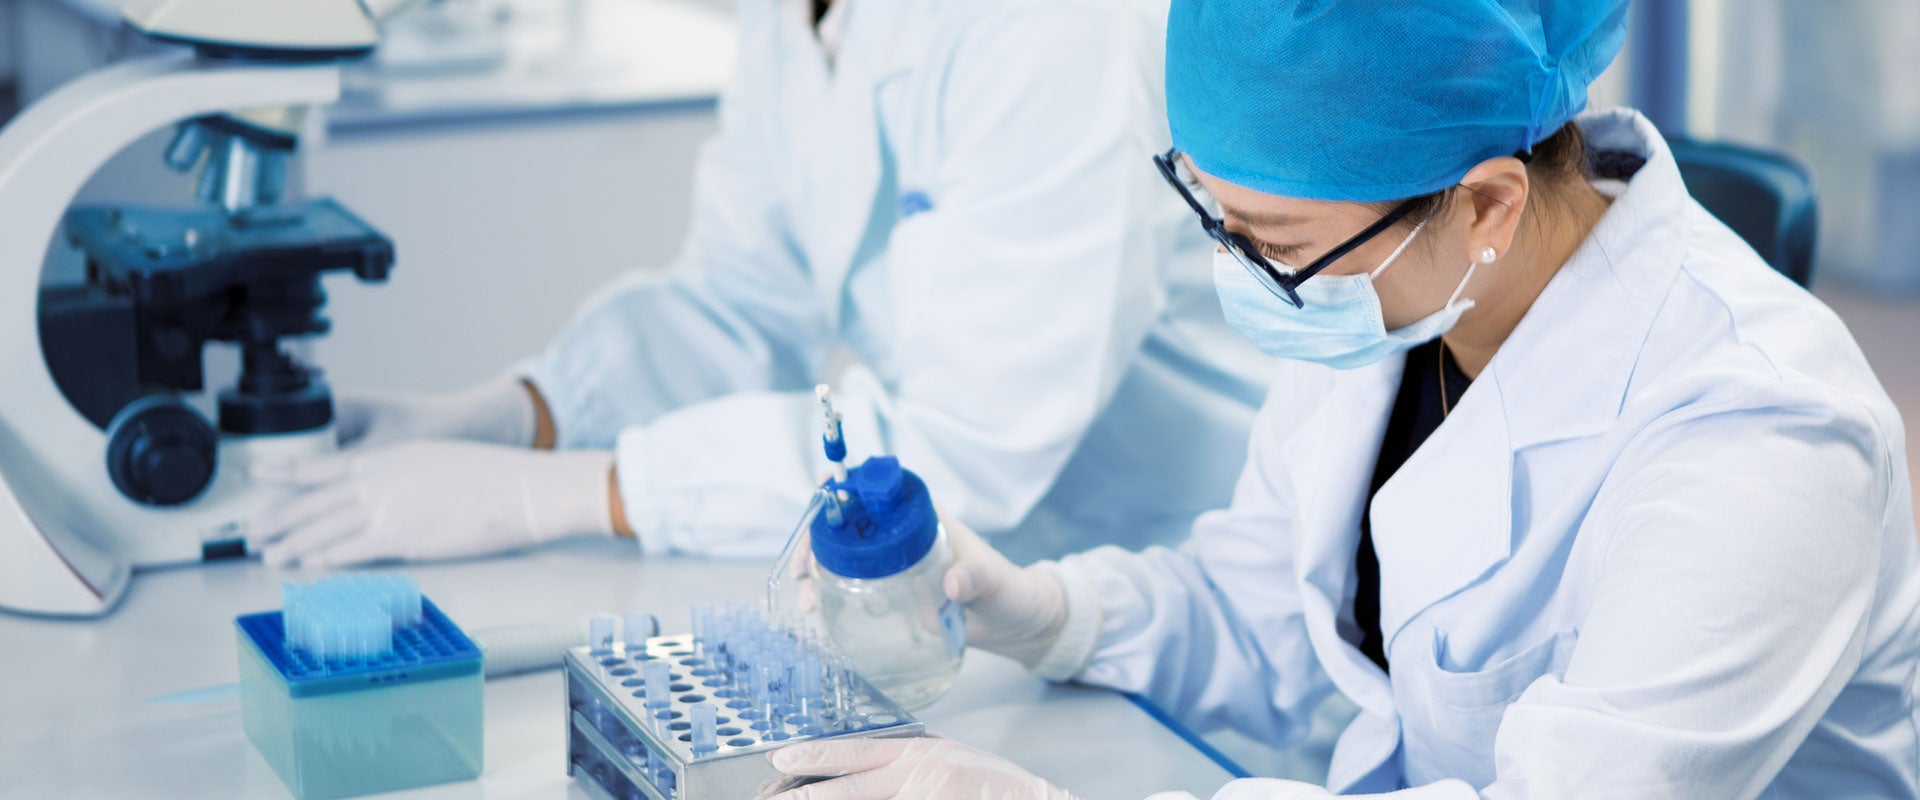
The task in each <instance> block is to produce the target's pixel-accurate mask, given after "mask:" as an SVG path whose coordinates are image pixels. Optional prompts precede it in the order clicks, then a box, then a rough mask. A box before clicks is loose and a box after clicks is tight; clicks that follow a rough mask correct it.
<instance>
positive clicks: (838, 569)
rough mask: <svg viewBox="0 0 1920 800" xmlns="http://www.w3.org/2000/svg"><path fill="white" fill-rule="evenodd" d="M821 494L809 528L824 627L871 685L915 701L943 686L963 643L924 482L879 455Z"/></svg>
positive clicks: (910, 706) (962, 622) (942, 538)
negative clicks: (825, 502) (825, 504)
mask: <svg viewBox="0 0 1920 800" xmlns="http://www.w3.org/2000/svg"><path fill="white" fill-rule="evenodd" d="M829 491H833V492H835V500H833V501H830V502H829V506H830V507H829V508H828V509H826V510H825V511H824V512H823V513H821V514H819V515H818V516H816V517H815V518H814V520H813V523H812V532H811V533H812V546H813V558H814V565H815V577H814V587H815V591H816V592H817V593H818V595H819V598H820V612H821V616H822V618H823V622H824V623H825V627H826V630H827V634H828V635H829V636H831V637H832V638H833V641H834V643H835V644H836V645H837V646H838V647H839V649H840V651H841V652H842V653H843V654H845V655H846V657H847V659H848V660H849V661H850V662H852V664H853V667H854V669H855V670H857V671H859V673H860V674H861V676H863V677H865V678H866V679H867V681H868V682H870V683H872V684H873V685H874V687H875V688H878V689H879V690H880V691H882V692H884V693H886V695H887V697H889V698H891V699H892V700H893V701H894V702H895V703H898V704H899V705H900V706H901V707H902V708H905V709H907V710H909V711H912V710H917V709H920V708H924V707H925V706H927V705H929V704H931V703H932V702H933V701H934V700H937V699H939V697H940V696H941V695H943V694H946V692H947V690H948V689H949V688H951V687H952V686H953V681H954V678H955V677H957V676H958V675H959V673H960V661H961V656H962V655H963V654H964V652H965V651H966V645H967V640H966V636H967V633H966V631H967V627H966V617H965V614H964V612H963V611H962V610H961V608H960V606H959V604H957V603H953V602H951V601H949V600H947V596H946V592H945V590H944V589H943V588H942V586H941V582H942V579H943V578H944V577H945V576H946V573H947V568H948V567H950V566H952V565H953V550H952V548H951V547H950V546H949V545H948V543H947V533H946V530H945V529H944V528H943V527H941V525H940V521H939V518H938V517H937V516H936V515H935V514H934V511H933V502H932V500H931V499H929V498H928V496H927V488H926V484H924V483H922V482H921V481H920V478H919V477H918V476H916V475H914V474H913V473H912V472H910V471H907V470H905V469H902V468H901V467H900V462H899V461H898V460H897V459H894V458H893V457H891V456H881V457H876V458H871V459H868V460H867V461H866V463H864V464H861V465H860V466H858V467H855V468H853V469H852V470H851V471H850V472H849V475H848V480H847V481H846V482H845V483H844V484H838V485H835V486H830V487H829ZM843 496H844V497H843ZM836 519H837V521H836Z"/></svg>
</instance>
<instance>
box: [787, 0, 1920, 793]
mask: <svg viewBox="0 0 1920 800" xmlns="http://www.w3.org/2000/svg"><path fill="white" fill-rule="evenodd" d="M1624 6H1625V2H1624V0H1552V1H1551V2H1549V1H1548V0H1539V2H1537V3H1530V2H1505V3H1498V4H1496V3H1462V2H1458V0H1422V2H1412V3H1401V4H1393V5H1392V6H1391V8H1392V9H1393V10H1392V11H1388V12H1382V11H1381V10H1380V8H1379V7H1378V6H1376V5H1375V4H1370V3H1359V2H1337V1H1336V2H1318V3H1308V2H1305V1H1304V0H1300V1H1299V2H1279V3H1275V2H1273V0H1204V1H1203V0H1177V2H1176V3H1175V4H1174V11H1173V15H1172V18H1171V21H1170V22H1169V26H1168V86H1167V89H1168V105H1169V113H1170V116H1171V119H1172V123H1173V125H1172V130H1173V135H1174V140H1175V143H1176V145H1178V146H1179V148H1180V149H1181V151H1182V152H1181V153H1178V154H1170V156H1169V157H1168V158H1166V159H1165V160H1164V163H1165V164H1166V167H1167V171H1168V173H1169V176H1170V177H1171V178H1174V179H1175V183H1176V185H1177V186H1178V188H1179V189H1180V191H1182V192H1184V193H1188V194H1191V195H1194V196H1195V197H1196V210H1199V211H1201V213H1202V215H1203V219H1205V226H1206V227H1207V228H1208V229H1210V230H1216V231H1218V232H1219V236H1220V238H1221V240H1222V247H1221V248H1220V250H1219V252H1218V253H1217V254H1216V255H1215V269H1216V281H1217V282H1218V284H1219V289H1220V294H1221V300H1222V303H1223V304H1224V305H1225V307H1226V310H1227V313H1228V317H1229V319H1230V320H1231V321H1233V322H1234V323H1235V325H1236V326H1237V327H1239V328H1241V329H1242V330H1243V331H1244V332H1245V333H1246V334H1247V335H1248V336H1249V337H1250V338H1252V339H1253V340H1254V341H1255V342H1256V343H1258V344H1259V345H1260V346H1261V347H1262V348H1263V349H1265V350H1267V351H1268V352H1270V353H1273V354H1276V355H1283V356H1287V357H1288V358H1289V360H1287V361H1285V362H1284V363H1283V365H1282V366H1281V368H1280V371H1279V373H1278V374H1277V375H1276V376H1275V378H1274V381H1273V383H1272V384H1271V390H1270V394H1269V396H1268V399H1267V402H1266V405H1265V407H1264V408H1263V409H1262V410H1261V413H1260V417H1259V418H1258V420H1257V421H1256V423H1255V430H1254V433H1253V438H1252V446H1251V450H1250V455H1249V459H1248V465H1247V467H1246V470H1245V472H1244V473H1243V474H1242V475H1241V477H1240V480H1239V484H1238V485H1237V487H1236V488H1235V493H1234V499H1233V502H1232V504H1231V506H1230V507H1228V508H1227V509H1226V510H1224V511H1220V512H1218V513H1212V514H1208V515H1206V516H1204V517H1203V518H1202V519H1201V520H1200V521H1199V522H1198V523H1197V524H1196V526H1195V528H1194V531H1193V536H1192V538H1191V540H1189V541H1188V542H1186V543H1185V544H1184V545H1183V546H1181V547H1180V548H1179V549H1166V548H1153V549H1150V550H1147V551H1145V552H1141V553H1128V552H1122V551H1119V550H1116V549H1112V548H1102V549H1097V550H1093V551H1091V552H1088V553H1084V554H1079V555H1075V556H1071V557H1068V558H1065V559H1062V560H1061V561H1060V562H1058V563H1054V562H1042V563H1040V564H1036V565H1033V566H1031V567H1028V568H1026V569H1020V568H1016V567H1014V566H1013V565H1012V564H1010V563H1008V562H1007V561H1006V560H1005V559H1002V558H999V557H997V556H996V554H995V553H994V552H993V551H992V550H991V549H990V548H988V547H987V546H986V545H985V544H983V543H982V542H981V541H980V540H979V539H978V538H973V537H968V536H966V535H965V534H964V532H959V533H957V534H956V539H955V541H956V542H957V546H958V547H959V548H961V553H962V555H961V558H960V559H959V563H958V565H957V566H956V567H955V568H954V570H953V571H952V572H951V573H949V575H948V576H947V591H948V594H949V596H950V597H952V598H954V599H956V600H961V601H965V602H967V603H968V610H969V626H970V629H971V631H972V632H973V635H974V638H973V642H974V643H975V644H978V645H981V646H984V647H987V648H989V649H995V650H999V651H1000V652H1002V653H1005V654H1008V655H1012V656H1014V657H1016V658H1019V659H1021V660H1022V661H1024V662H1025V663H1027V664H1028V665H1029V666H1031V667H1033V668H1034V669H1035V670H1036V671H1037V672H1039V673H1041V674H1043V675H1046V676H1048V677H1051V678H1055V679H1075V680H1079V681H1082V682H1085V683H1089V684H1094V685H1099V686H1107V687H1113V688H1115V689H1121V690H1125V691H1131V692H1139V693H1142V694H1144V695H1145V696H1147V697H1148V698H1150V699H1152V700H1154V701H1155V702H1157V703H1159V704H1161V705H1162V706H1163V707H1165V708H1167V709H1168V710H1169V711H1171V712H1172V713H1174V714H1175V715H1176V716H1178V717H1180V718H1182V719H1185V720H1187V721H1188V722H1190V723H1192V724H1194V725H1196V726H1200V727H1203V728H1204V727H1210V726H1216V725H1222V724H1226V725H1232V726H1234V727H1236V728H1239V729H1241V730H1242V731H1245V732H1248V733H1250V734H1252V735H1254V736H1257V737H1260V738H1263V739H1265V740H1267V741H1270V742H1273V743H1276V744H1284V743H1286V742H1289V741H1291V740H1293V739H1295V738H1296V737H1298V736H1299V735H1301V734H1302V733H1303V732H1304V729H1305V721H1306V715H1307V714H1308V712H1309V710H1310V709H1311V708H1312V707H1313V705H1314V703H1315V702H1316V701H1317V700H1318V699H1319V698H1321V697H1322V696H1324V695H1326V694H1328V693H1329V692H1332V691H1335V690H1338V691H1340V692H1342V693H1344V694H1345V695H1346V696H1348V697H1349V698H1351V699H1352V700H1354V701H1355V703H1356V704H1357V705H1359V707H1360V709H1361V711H1360V714H1359V716H1358V717H1357V718H1356V719H1355V720H1354V721H1353V723H1352V724H1351V726H1350V727H1349V728H1348V729H1347V730H1346V732H1345V734H1344V735H1343V736H1342V738H1341V740H1340V742H1339V744H1338V746H1337V748H1336V750H1335V753H1334V756H1333V763H1332V765H1331V770H1330V775H1329V778H1328V783H1329V785H1328V786H1327V787H1318V786H1310V785H1305V784H1300V783H1294V782H1289V781H1280V780H1260V779H1250V780H1242V781H1234V782H1232V783H1229V784H1227V786H1226V787H1225V788H1223V789H1222V790H1220V792H1219V793H1218V794H1216V795H1215V798H1216V800H1226V799H1228V798H1231V800H1243V799H1248V798H1262V799H1266V800H1270V799H1273V798H1311V797H1325V796H1329V795H1330V794H1334V793H1341V794H1345V793H1391V794H1392V796H1396V797H1407V798H1450V799H1451V798H1461V799H1462V800H1464V799H1465V798H1500V799H1502V800H1506V799H1508V798H1556V799H1558V798H1584V797H1591V798H1606V799H1607V800H1618V799H1619V798H1755V797H1767V798H1869V797H1870V798H1909V797H1915V796H1917V795H1920V787H1917V786H1916V781H1917V780H1920V776H1917V775H1916V772H1917V771H1920V740H1917V739H1916V725H1917V724H1920V715H1917V714H1916V705H1915V689H1916V686H1915V675H1916V670H1917V669H1920V623H1917V621H1916V616H1917V615H1920V572H1916V569H1915V568H1916V566H1920V564H1917V563H1916V540H1915V531H1914V521H1913V507H1912V503H1911V497H1910V487H1909V483H1908V475H1907V462H1906V455H1905V453H1904V451H1903V441H1904V438H1903V433H1902V429H1901V423H1900V420H1899V418H1898V415H1897V414H1896V412H1895V410H1894V407H1893V405H1892V403H1891V402H1890V401H1889V400H1888V398H1887V397H1886V395H1885V394H1884V392H1883V391H1882V390H1881V388H1880V386H1879V385H1878V383H1877V382H1876V381H1875V379H1874V376H1873V372H1872V370H1871V369H1869V367H1868V365H1867V363H1866V361H1865V360H1864V358H1863V357H1862V355H1861V353H1860V351H1859V349H1858V348H1857V347H1856V346H1855V345H1854V343H1853V341H1852V339H1851V338H1850V337H1849V335H1848V333H1847V331H1846V329H1845V328H1844V327H1843V326H1842V325H1841V323H1840V321H1839V320H1838V319H1836V318H1835V316H1834V315H1833V314H1832V313H1831V312H1830V311H1829V310H1828V309H1827V308H1826V307H1825V306H1823V305H1821V304H1820V303H1819V302H1818V301H1817V300H1815V299H1814V298H1813V297H1811V296H1810V295H1808V294H1807V293H1806V292H1805V291H1803V290H1801V289H1800V288H1799V287H1796V286H1794V285H1793V284H1792V283H1790V282H1789V281H1787V280H1786V279H1785V278H1783V277H1781V276H1780V275H1778V274H1776V273H1774V272H1773V271H1771V270H1770V269H1768V268H1767V266H1766V264H1765V263H1763V262H1762V261H1761V260H1760V259H1759V258H1758V257H1757V256H1756V255H1755V254H1754V252H1753V251H1752V250H1751V249H1750V248H1748V247H1747V246H1746V245H1745V244H1743V243H1742V242H1741V240H1740V239H1739V238H1738V237H1737V236H1736V235H1735V234H1734V233H1733V232H1731V231H1730V230H1729V229H1728V228H1727V227H1726V226H1724V225H1722V224H1721V223H1720V222H1719V221H1717V220H1716V219H1714V218H1713V217H1712V216H1711V215H1710V214H1709V213H1708V212H1707V211H1706V210H1705V209H1703V208H1702V207H1701V206H1700V205H1699V204H1698V203H1696V202H1695V201H1694V200H1693V199H1692V198H1691V197H1689V196H1688V194H1687V189H1686V187H1685V185H1684V184H1683V183H1682V181H1681V176H1680V173H1679V171H1678V169H1677V167H1676V165H1675V163H1674V160H1673V157H1672V155H1671V153H1670V152H1669V151H1668V148H1667V145H1666V143H1665V142H1664V141H1663V140H1662V138H1661V136H1660V134H1659V133H1658V132H1657V131H1656V130H1655V129H1654V128H1653V126H1652V125H1651V124H1649V123H1648V122H1647V121H1646V119H1645V118H1643V117H1641V116H1639V115H1638V114H1636V113H1634V112H1631V111H1624V110H1617V111H1608V112H1598V113H1589V114H1586V115H1584V116H1580V117H1578V118H1577V119H1575V118H1574V115H1575V114H1576V113H1577V112H1578V111H1579V110H1580V108H1581V107H1582V106H1583V105H1584V103H1585V88H1586V83H1587V81H1589V80H1590V79H1591V78H1592V77H1593V76H1594V75H1596V74H1597V73H1598V72H1599V70H1600V69H1602V68H1604V66H1605V65H1606V63H1607V62H1608V61H1609V60H1610V59H1611V58H1612V57H1613V55H1614V52H1615V51H1616V50H1617V48H1618V46H1619V43H1620V40H1621V37H1622V28H1623V26H1624V20H1623V19H1622V18H1623V16H1624V10H1625V9H1624ZM1303 65H1310V68H1307V67H1306V66H1303ZM1522 88H1524V89H1525V92H1523V93H1521V94H1520V100H1521V102H1508V101H1511V100H1513V99H1514V96H1515V94H1516V91H1517V90H1519V89H1522ZM1275 109H1284V110H1286V111H1287V112H1288V113H1287V114H1285V115H1278V114H1276V113H1275ZM1569 120H1571V124H1567V123H1568V122H1569ZM1536 131H1544V132H1545V133H1544V135H1541V134H1536V133H1535V132H1536ZM1515 150H1518V151H1521V152H1520V156H1519V157H1516V156H1514V155H1508V153H1511V152H1513V151H1515ZM1188 169H1192V170H1193V175H1192V178H1193V179H1194V180H1196V181H1197V183H1196V184H1194V185H1192V186H1189V185H1187V182H1186V181H1185V180H1183V178H1184V177H1185V176H1184V173H1185V172H1186V170H1188ZM1202 189H1204V190H1205V191H1204V192H1203V191H1201V190H1202ZM1206 195H1211V196H1212V198H1213V199H1214V200H1217V201H1218V204H1219V207H1220V208H1221V209H1223V210H1224V220H1219V219H1215V218H1214V217H1213V216H1212V213H1211V207H1210V206H1209V204H1207V203H1206V202H1204V200H1203V199H1201V198H1204V197H1205V196H1206ZM1409 197H1411V198H1413V199H1412V200H1407V199H1406V198H1409ZM1296 253H1297V254H1298V255H1296ZM1303 263H1305V264H1307V266H1304V267H1302V268H1300V269H1297V270H1295V269H1291V268H1288V267H1283V266H1280V265H1281V264H1303ZM1315 272H1318V273H1319V274H1317V275H1316V274H1314V273H1315ZM956 530H957V528H956ZM1130 757H1136V758H1137V757H1148V756H1147V754H1132V755H1131V756H1130ZM773 760H774V764H775V766H776V767H779V768H780V769H782V770H785V771H787V772H790V773H796V774H809V775H838V774H844V773H851V775H849V777H844V778H840V779H838V780H834V781H827V782H823V783H819V784H816V785H813V786H809V787H805V788H802V789H799V790H795V791H793V792H790V793H788V794H785V795H782V796H781V800H853V799H855V798H890V797H902V798H923V797H963V796H964V797H987V796H991V797H995V798H999V800H1019V799H1020V798H1060V797H1064V796H1066V793H1065V791H1063V790H1061V789H1059V788H1056V787H1053V786H1050V785H1049V784H1047V783H1046V782H1045V781H1044V780H1042V779H1041V778H1039V777H1036V776H1034V775H1033V774H1031V773H1029V772H1027V771H1025V770H1024V769H1022V768H1021V767H1018V766H1015V765H1013V764H1012V763H1009V762H1007V761H1005V760H1002V759H1000V758H998V757H996V756H992V755H989V754H985V753H981V752H978V751H974V750H970V749H967V748H965V747H963V746H960V745H957V744H954V743H951V742H945V741H940V740H920V741H911V742H846V743H821V744H815V745H806V746H802V747H796V748H790V749H789V751H787V752H783V753H781V754H778V755H775V756H774V757H773ZM981 786H985V787H989V789H988V790H987V791H984V792H983V791H981V789H980V788H979V787H981ZM962 788H964V789H965V791H961V789H962ZM1154 788H1155V787H1142V790H1143V791H1142V792H1141V794H1142V795H1145V794H1148V793H1149V792H1150V791H1151V790H1152V789H1154ZM1180 796H1184V795H1180Z"/></svg>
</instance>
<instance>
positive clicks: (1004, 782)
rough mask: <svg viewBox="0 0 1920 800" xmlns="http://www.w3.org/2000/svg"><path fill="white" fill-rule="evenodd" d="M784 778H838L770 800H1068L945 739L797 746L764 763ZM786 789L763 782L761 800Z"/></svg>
mask: <svg viewBox="0 0 1920 800" xmlns="http://www.w3.org/2000/svg"><path fill="white" fill-rule="evenodd" d="M767 760H768V762H770V763H772V764H773V768H774V769H777V770H780V771H781V772H782V773H784V774H786V775H789V776H816V775H840V776H844V777H838V778H834V779H833V780H829V781H822V782H820V783H814V784H809V785H806V786H801V787H798V788H794V789H788V790H786V791H784V792H779V793H778V794H774V795H772V798H771V800H891V799H892V798H899V800H944V799H945V798H950V797H966V798H978V800H1074V798H1073V795H1072V794H1070V793H1068V792H1067V790H1065V789H1061V788H1059V787H1057V786H1054V785H1053V784H1050V783H1047V782H1046V781H1044V780H1042V779H1040V778H1039V777H1038V776H1036V775H1034V774H1033V773H1031V772H1028V771H1026V770H1024V769H1021V768H1020V767H1019V766H1018V765H1016V764H1014V763H1013V762H1011V761H1008V760H1006V759H1004V758H1001V757H999V756H996V755H994V754H992V753H986V752H982V751H979V750H975V749H973V748H971V747H968V746H966V745H963V744H960V743H959V742H955V741H952V740H950V739H938V738H925V739H846V740H841V741H833V740H826V741H819V742H807V743H804V744H796V745H793V746H790V747H787V748H785V749H782V750H778V751H775V752H774V754H773V755H771V756H769V757H768V758H767ZM784 785H786V782H785V781H783V780H775V781H769V782H768V784H767V785H765V786H762V787H761V797H767V793H768V792H769V791H777V790H778V789H779V788H780V787H781V786H784Z"/></svg>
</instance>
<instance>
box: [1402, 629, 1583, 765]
mask: <svg viewBox="0 0 1920 800" xmlns="http://www.w3.org/2000/svg"><path fill="white" fill-rule="evenodd" d="M1575 638H1576V634H1575V633H1574V632H1573V631H1571V630H1567V631H1561V632H1559V633H1556V634H1554V635H1552V636H1549V637H1547V638H1546V639H1543V640H1541V641H1538V642H1534V643H1532V644H1529V645H1527V646H1526V647H1524V648H1521V649H1520V651H1519V652H1517V653H1515V654H1514V655H1512V656H1508V657H1506V658H1502V659H1500V660H1498V661H1496V662H1495V663H1493V664H1492V665H1490V666H1486V667H1484V668H1475V669H1461V668H1460V663H1461V662H1459V661H1458V660H1456V659H1455V658H1453V657H1451V656H1450V654H1449V651H1448V648H1447V640H1446V635H1445V634H1444V633H1441V632H1437V631H1436V632H1435V633H1434V636H1433V651H1432V658H1431V659H1430V660H1428V662H1427V663H1426V664H1423V665H1417V666H1422V667H1424V669H1418V670H1415V669H1409V670H1408V671H1409V672H1417V673H1421V674H1420V675H1418V676H1409V677H1410V678H1412V679H1410V680H1406V681H1404V682H1403V681H1402V680H1401V679H1400V678H1401V673H1400V672H1399V671H1398V670H1396V671H1395V672H1394V691H1395V694H1397V695H1399V703H1400V705H1401V706H1402V708H1403V709H1404V710H1403V713H1402V716H1401V725H1402V734H1403V738H1402V743H1403V746H1404V748H1405V757H1406V772H1407V778H1408V780H1409V781H1410V782H1411V783H1412V784H1413V785H1415V786H1418V785H1421V784H1425V783H1431V782H1433V781H1437V780H1440V779H1442V778H1459V779H1461V780H1465V781H1467V782H1468V783H1470V784H1472V785H1474V786H1476V787H1479V786H1485V785H1487V784H1488V783H1491V782H1492V781H1493V779H1494V770H1493V763H1494V760H1493V744H1494V740H1495V739H1496V738H1497V736H1498V734H1499V732H1500V722H1501V720H1502V719H1503V718H1504V717H1505V716H1506V713H1507V708H1508V707H1509V706H1510V705H1511V704H1512V703H1513V701H1514V700H1516V699H1518V698H1519V697H1520V695H1521V694H1522V693H1524V692H1526V690H1527V687H1528V686H1531V685H1533V683H1534V681H1537V680H1539V679H1540V678H1541V677H1542V676H1546V675H1551V674H1558V673H1560V672H1562V671H1564V670H1565V669H1566V666H1567V661H1568V659H1569V658H1570V657H1571V656H1572V654H1573V643H1574V640H1575ZM1422 679H1424V680H1422Z"/></svg>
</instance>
